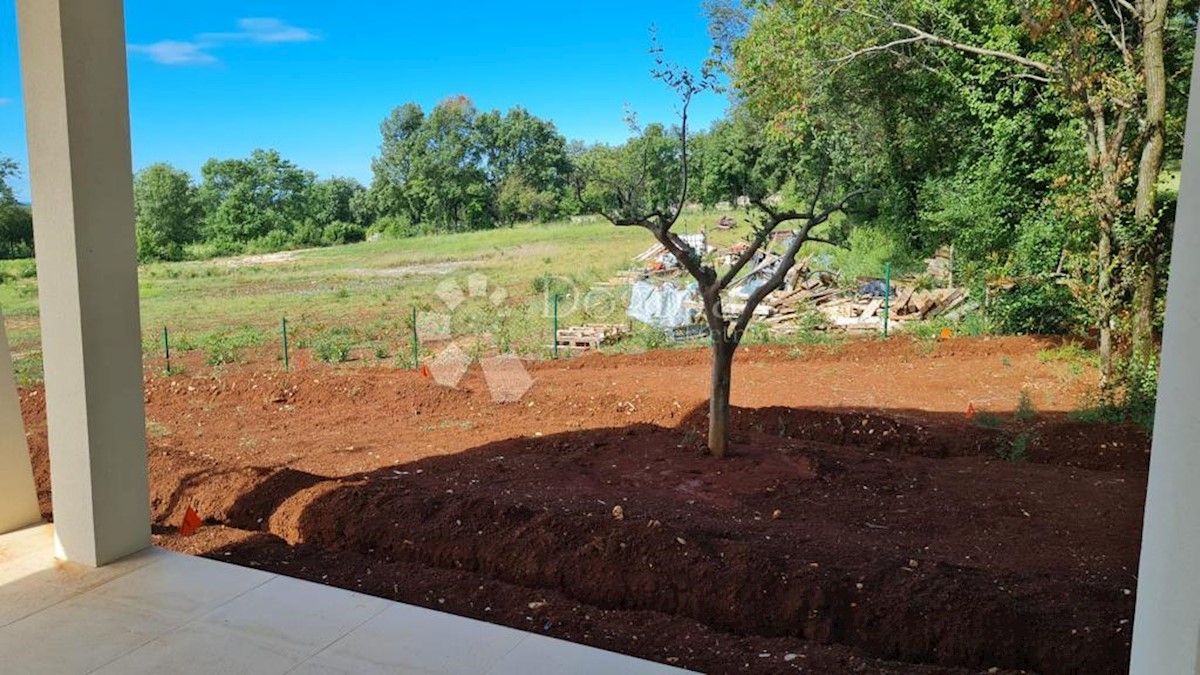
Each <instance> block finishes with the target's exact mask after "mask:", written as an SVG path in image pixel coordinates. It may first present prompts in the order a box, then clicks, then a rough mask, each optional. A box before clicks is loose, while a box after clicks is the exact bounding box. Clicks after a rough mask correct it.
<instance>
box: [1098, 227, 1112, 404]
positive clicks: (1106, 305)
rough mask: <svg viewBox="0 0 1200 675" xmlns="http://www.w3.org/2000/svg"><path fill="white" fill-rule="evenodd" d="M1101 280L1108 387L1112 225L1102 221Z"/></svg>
mask: <svg viewBox="0 0 1200 675" xmlns="http://www.w3.org/2000/svg"><path fill="white" fill-rule="evenodd" d="M1097 254H1098V257H1099V259H1100V260H1099V263H1100V278H1099V281H1098V282H1097V284H1096V291H1097V294H1098V295H1099V296H1100V316H1099V317H1098V318H1099V321H1098V322H1097V323H1099V325H1100V385H1101V386H1107V385H1108V384H1109V383H1110V382H1112V376H1113V361H1112V357H1113V345H1112V333H1113V331H1112V329H1113V312H1112V299H1111V297H1110V296H1111V295H1112V225H1111V224H1110V223H1109V222H1108V220H1107V218H1101V219H1100V244H1099V246H1097Z"/></svg>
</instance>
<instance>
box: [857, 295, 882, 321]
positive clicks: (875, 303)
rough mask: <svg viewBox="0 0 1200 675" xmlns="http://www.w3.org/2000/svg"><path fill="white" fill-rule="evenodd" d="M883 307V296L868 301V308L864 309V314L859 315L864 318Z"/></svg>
mask: <svg viewBox="0 0 1200 675" xmlns="http://www.w3.org/2000/svg"><path fill="white" fill-rule="evenodd" d="M881 307H883V298H875V299H874V300H872V301H871V302H868V303H867V306H866V308H865V309H863V311H862V314H860V315H859V316H861V317H864V318H870V317H873V316H875V314H876V313H877V312H878V311H879V309H880V308H881Z"/></svg>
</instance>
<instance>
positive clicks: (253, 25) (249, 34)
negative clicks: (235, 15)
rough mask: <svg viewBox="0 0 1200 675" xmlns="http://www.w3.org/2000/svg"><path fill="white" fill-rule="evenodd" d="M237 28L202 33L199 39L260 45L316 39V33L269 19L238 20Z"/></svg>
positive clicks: (278, 20)
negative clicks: (232, 30)
mask: <svg viewBox="0 0 1200 675" xmlns="http://www.w3.org/2000/svg"><path fill="white" fill-rule="evenodd" d="M237 26H238V29H239V30H237V31H236V32H232V33H203V34H201V35H200V37H199V39H200V40H204V41H211V42H232V41H237V40H248V41H250V42H261V43H278V42H312V41H313V40H316V39H317V35H316V33H313V32H312V31H310V30H307V29H304V28H299V27H297V26H293V25H291V24H289V23H287V22H285V21H282V20H280V19H275V18H270V17H252V18H248V19H238V22H237Z"/></svg>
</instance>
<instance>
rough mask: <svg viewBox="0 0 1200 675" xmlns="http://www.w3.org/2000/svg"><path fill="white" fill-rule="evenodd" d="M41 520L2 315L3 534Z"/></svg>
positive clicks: (0, 467)
mask: <svg viewBox="0 0 1200 675" xmlns="http://www.w3.org/2000/svg"><path fill="white" fill-rule="evenodd" d="M41 520H42V511H41V509H40V508H38V500H37V486H35V485H34V483H33V466H32V465H31V464H30V463H29V444H28V443H27V442H26V441H25V423H24V422H23V421H22V420H21V400H20V398H19V397H18V396H17V383H16V381H15V380H14V379H13V364H12V355H11V354H10V353H9V347H8V334H7V333H6V331H5V329H4V315H3V314H0V534H4V533H5V532H12V531H13V530H19V529H21V528H22V527H26V526H28V525H33V524H34V523H37V522H40V521H41Z"/></svg>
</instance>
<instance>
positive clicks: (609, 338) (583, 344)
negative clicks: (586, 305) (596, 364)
mask: <svg viewBox="0 0 1200 675" xmlns="http://www.w3.org/2000/svg"><path fill="white" fill-rule="evenodd" d="M628 334H629V327H628V326H625V325H623V324H614V323H586V324H584V325H582V326H572V327H570V328H559V329H558V332H557V334H556V335H555V336H554V338H555V341H556V342H557V343H558V347H559V349H564V348H565V349H577V350H587V349H597V348H599V347H600V345H607V344H612V343H614V342H616V341H617V340H620V339H621V338H623V337H625V336H626V335H628Z"/></svg>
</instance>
